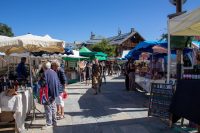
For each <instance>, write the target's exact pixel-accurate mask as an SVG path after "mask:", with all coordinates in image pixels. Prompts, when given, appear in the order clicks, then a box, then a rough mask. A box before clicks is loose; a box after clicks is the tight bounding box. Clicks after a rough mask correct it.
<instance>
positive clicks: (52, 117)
mask: <svg viewBox="0 0 200 133" xmlns="http://www.w3.org/2000/svg"><path fill="white" fill-rule="evenodd" d="M44 109H45V114H46V123H47V125H48V126H50V125H54V124H57V122H56V103H55V101H53V102H51V104H48V105H44Z"/></svg>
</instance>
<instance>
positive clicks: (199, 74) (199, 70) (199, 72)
mask: <svg viewBox="0 0 200 133" xmlns="http://www.w3.org/2000/svg"><path fill="white" fill-rule="evenodd" d="M197 71H198V72H197V73H198V79H200V69H198V70H197Z"/></svg>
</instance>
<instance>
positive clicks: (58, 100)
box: [56, 95, 65, 107]
mask: <svg viewBox="0 0 200 133" xmlns="http://www.w3.org/2000/svg"><path fill="white" fill-rule="evenodd" d="M56 104H57V105H60V106H61V107H64V105H65V103H64V100H63V98H62V97H61V95H60V96H58V97H56Z"/></svg>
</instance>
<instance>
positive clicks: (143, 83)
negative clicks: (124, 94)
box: [135, 75, 165, 93]
mask: <svg viewBox="0 0 200 133" xmlns="http://www.w3.org/2000/svg"><path fill="white" fill-rule="evenodd" d="M135 82H136V83H137V84H138V85H139V86H140V87H142V88H143V90H145V91H146V92H149V93H150V91H151V83H165V80H164V79H160V80H152V79H150V78H148V77H141V76H139V75H136V76H135Z"/></svg>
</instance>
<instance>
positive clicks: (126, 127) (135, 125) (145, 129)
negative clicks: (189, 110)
mask: <svg viewBox="0 0 200 133" xmlns="http://www.w3.org/2000/svg"><path fill="white" fill-rule="evenodd" d="M53 132H54V133H58V132H63V133H64V132H66V133H67V132H69V133H133V132H134V133H175V131H173V130H172V129H170V128H169V127H168V126H166V124H165V123H164V122H161V121H160V120H158V119H156V118H153V117H147V118H138V119H127V120H116V121H109V122H98V123H86V124H77V125H65V126H58V127H54V128H53Z"/></svg>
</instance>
